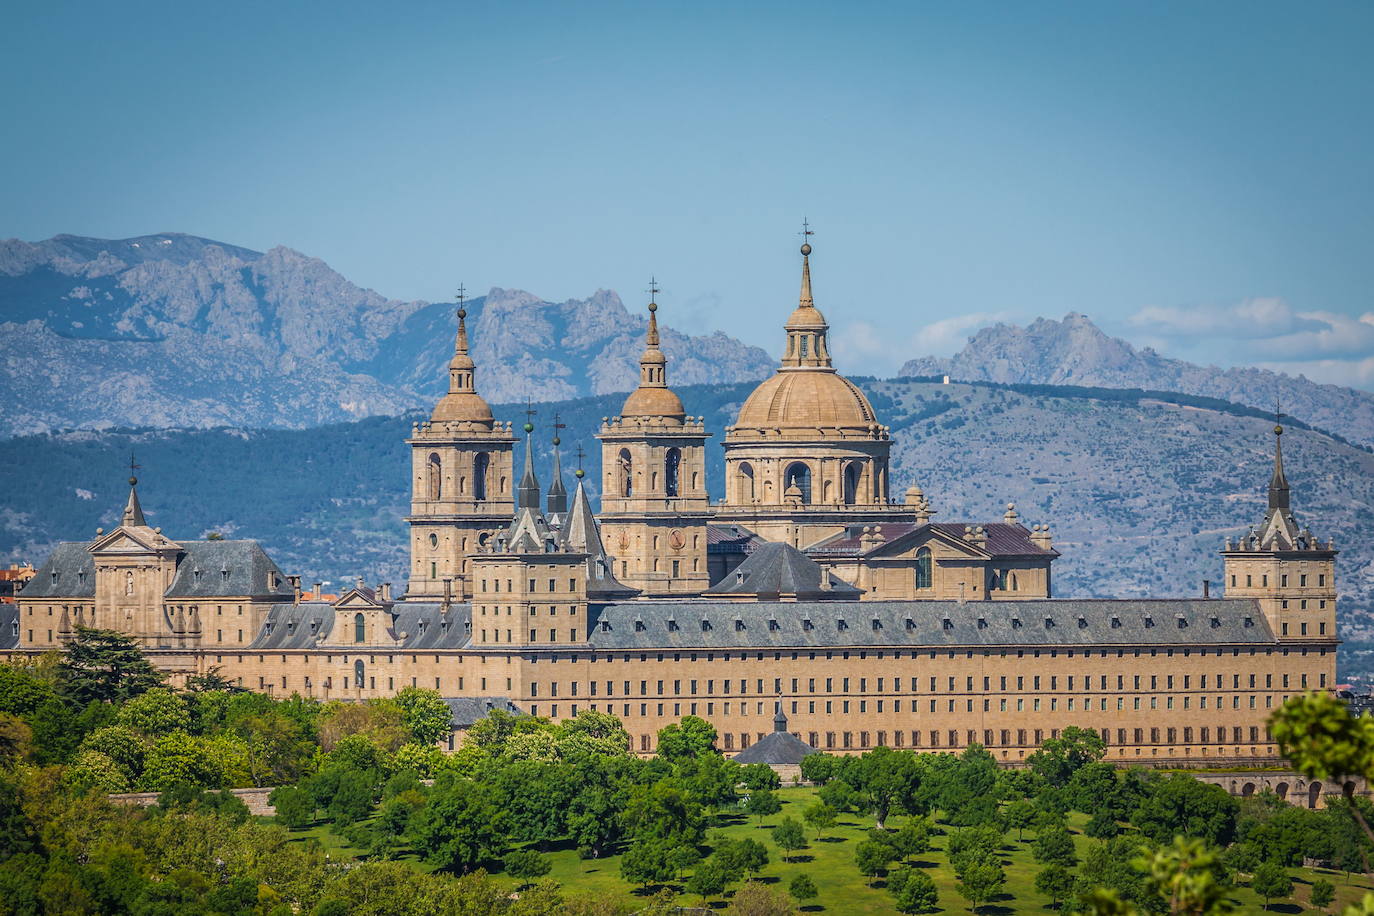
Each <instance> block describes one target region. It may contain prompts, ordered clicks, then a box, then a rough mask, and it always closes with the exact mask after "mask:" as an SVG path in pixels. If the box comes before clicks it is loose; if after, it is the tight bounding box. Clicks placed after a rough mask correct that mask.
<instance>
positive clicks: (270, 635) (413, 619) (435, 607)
mask: <svg viewBox="0 0 1374 916" xmlns="http://www.w3.org/2000/svg"><path fill="white" fill-rule="evenodd" d="M391 613H392V614H394V615H395V618H394V620H395V622H394V623H393V625H392V630H391V632H392V633H393V634H395V635H396V636H397V637H399V641H394V642H387V643H383V644H367V643H355V642H353V641H352V640H353V631H352V629H351V626H352V624H351V621H350V620H347V619H345V620H340V621H336V620H335V618H336V617H337V616H339V615H338V614H336V613H335V610H334V606H333V605H332V604H330V603H328V602H324V601H302V602H301V603H300V604H298V605H294V606H293V605H291V604H289V603H283V604H279V605H277V606H276V607H274V608H272V610H270V611H269V612H268V613H267V619H266V621H264V623H263V628H262V631H261V632H259V633H258V635H257V638H256V639H255V640H254V641H253V643H252V644H251V645H250V646H249V647H248V649H249V650H251V651H260V650H268V651H279V650H284V649H313V648H317V647H319V648H338V649H347V648H355V647H356V648H358V649H370V650H378V649H381V650H388V649H390V650H395V649H412V650H415V649H418V650H430V649H460V648H462V647H463V646H465V645H467V643H468V640H469V638H470V634H469V632H468V624H469V621H470V620H471V619H472V606H471V605H467V604H453V605H450V606H449V611H448V615H447V617H445V615H444V613H443V606H442V605H441V604H439V603H438V602H422V601H398V602H396V603H395V604H394V605H392V606H391ZM346 616H347V615H346ZM446 624H447V625H446ZM336 625H337V627H338V630H337V632H336V631H335V626H336ZM401 634H404V636H401Z"/></svg>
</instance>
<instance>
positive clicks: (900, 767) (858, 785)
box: [826, 747, 995, 827]
mask: <svg viewBox="0 0 1374 916" xmlns="http://www.w3.org/2000/svg"><path fill="white" fill-rule="evenodd" d="M994 766H995V764H994ZM845 780H846V781H847V782H849V783H850V785H852V786H853V788H854V791H855V794H856V795H857V796H858V799H857V802H856V804H857V805H858V806H861V807H863V808H864V809H865V810H866V811H868V812H869V813H870V814H872V815H873V819H874V821H875V822H876V823H877V825H878V826H879V827H883V826H884V825H885V822H886V821H887V816H888V814H889V813H890V812H891V810H892V807H893V805H894V804H897V805H900V806H901V807H903V808H905V809H908V810H910V809H911V808H912V807H913V804H912V800H913V799H915V798H916V797H917V794H918V791H919V788H920V771H919V769H918V767H917V766H916V760H915V757H914V756H913V755H912V754H910V753H908V752H906V751H895V750H893V749H892V748H889V747H878V748H874V749H873V750H871V751H869V752H868V753H866V754H864V755H863V756H861V757H859V758H857V759H855V760H852V761H850V762H849V764H848V765H847V766H846V767H845ZM835 785H839V783H835ZM826 788H827V789H828V788H830V786H826ZM827 801H828V799H827ZM830 803H831V804H834V802H830ZM836 807H839V806H838V805H837V806H836Z"/></svg>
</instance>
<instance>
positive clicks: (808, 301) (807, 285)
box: [798, 217, 816, 308]
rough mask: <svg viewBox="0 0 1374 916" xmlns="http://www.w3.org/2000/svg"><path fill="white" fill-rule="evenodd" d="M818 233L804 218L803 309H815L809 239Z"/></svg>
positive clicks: (800, 302)
mask: <svg viewBox="0 0 1374 916" xmlns="http://www.w3.org/2000/svg"><path fill="white" fill-rule="evenodd" d="M815 234H816V233H814V232H812V231H811V222H810V220H808V219H806V218H805V217H802V231H801V236H802V246H801V254H802V281H801V296H800V298H799V300H798V305H799V306H800V307H801V308H815V307H816V302H815V300H814V299H812V298H811V242H810V241H808V239H809V238H810V237H811V236H813V235H815Z"/></svg>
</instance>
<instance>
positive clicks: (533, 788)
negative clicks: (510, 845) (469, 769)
mask: <svg viewBox="0 0 1374 916" xmlns="http://www.w3.org/2000/svg"><path fill="white" fill-rule="evenodd" d="M579 778H580V777H579V774H578V773H577V772H576V771H575V770H574V769H573V768H572V767H571V766H569V765H567V764H563V763H546V762H543V761H539V760H515V761H512V762H510V763H508V764H506V765H505V766H503V767H501V768H500V769H499V770H497V771H496V773H495V775H494V777H493V778H491V779H489V780H488V781H487V782H488V784H489V785H490V786H491V787H492V789H493V790H494V791H495V793H496V803H497V804H498V805H499V806H500V807H501V809H502V810H504V811H506V812H507V813H508V814H509V815H510V819H511V824H512V828H513V829H512V833H511V837H512V839H514V840H516V841H517V842H523V843H539V844H541V847H544V848H546V847H547V844H549V843H553V842H555V841H556V840H559V839H561V838H562V837H563V836H565V835H566V834H567V832H568V808H569V804H570V803H571V801H572V798H573V796H574V795H575V794H576V792H577V782H578V780H579Z"/></svg>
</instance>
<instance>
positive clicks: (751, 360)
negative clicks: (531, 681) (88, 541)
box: [0, 233, 774, 436]
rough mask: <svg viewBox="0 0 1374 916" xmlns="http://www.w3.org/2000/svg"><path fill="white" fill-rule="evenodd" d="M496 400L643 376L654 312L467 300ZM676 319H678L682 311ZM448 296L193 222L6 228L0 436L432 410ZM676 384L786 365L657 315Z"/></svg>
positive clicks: (450, 328)
mask: <svg viewBox="0 0 1374 916" xmlns="http://www.w3.org/2000/svg"><path fill="white" fill-rule="evenodd" d="M468 311H469V313H470V318H469V322H468V325H469V328H470V330H471V333H472V339H473V355H474V356H475V357H476V358H477V360H478V362H479V367H480V368H479V371H480V372H481V373H482V374H481V377H480V379H481V385H482V391H483V393H484V394H485V395H486V396H487V397H488V398H489V399H490V400H492V401H518V400H523V399H524V398H525V397H527V396H528V397H535V398H541V399H551V398H575V397H585V396H590V395H596V394H605V393H608V392H613V391H626V390H629V389H630V388H632V387H634V380H635V379H636V378H637V366H636V359H637V358H638V355H639V351H640V349H641V347H642V343H641V341H642V334H643V325H644V319H643V318H641V317H639V316H638V315H632V314H630V313H629V312H628V311H627V310H626V309H625V306H624V305H623V304H622V303H621V301H620V298H619V297H618V296H617V295H616V294H615V293H614V292H610V291H606V290H599V291H597V292H596V293H595V294H593V295H592V296H590V297H589V298H587V299H581V300H568V301H566V302H561V303H553V302H546V301H544V300H541V299H539V298H538V297H537V296H534V295H531V294H530V293H526V292H522V291H520V290H504V289H493V290H492V291H491V292H490V293H489V294H488V295H486V296H482V297H478V298H476V299H473V300H471V301H470V302H469V303H468ZM666 311H668V315H667V318H668V320H669V322H671V310H666ZM453 332H454V318H453V305H452V304H451V303H428V302H421V301H416V302H402V301H399V300H395V299H388V298H386V297H384V296H382V295H380V294H378V293H376V292H374V291H372V290H367V289H362V288H360V287H357V286H355V285H354V284H352V283H350V282H349V281H348V280H347V279H345V278H344V277H343V276H341V275H340V274H339V273H337V272H336V271H334V270H333V269H332V268H330V267H329V265H328V264H326V263H325V262H324V261H321V260H320V259H318V258H313V257H309V256H308V255H305V254H302V253H300V252H298V251H294V250H292V249H290V248H285V247H276V248H272V249H270V250H268V251H265V252H258V251H253V250H251V249H249V248H243V247H240V246H236V245H229V244H225V243H223V242H217V241H214V240H211V239H205V238H200V237H197V236H193V235H185V234H182V233H162V234H158V235H146V236H138V237H135V238H129V239H117V240H111V239H95V238H86V237H82V236H75V235H58V236H54V237H53V238H51V239H48V240H46V241H42V242H35V243H30V242H24V241H20V240H18V239H8V240H4V241H0V348H3V350H4V352H5V354H6V359H4V360H0V398H3V400H4V403H5V404H6V410H5V411H4V413H3V414H0V436H10V435H19V434H24V433H33V432H44V431H48V430H55V429H71V428H93V429H103V428H109V427H114V426H135V427H177V428H192V427H213V426H223V425H231V426H244V427H254V428H308V427H312V426H318V425H320V424H324V423H335V422H340V421H345V420H352V419H357V418H360V417H367V416H375V415H395V414H398V413H401V412H403V411H405V410H408V409H412V408H425V407H428V406H430V405H431V404H432V403H433V401H434V399H435V397H436V396H437V395H438V393H439V392H440V391H441V389H442V386H443V384H444V379H445V372H444V366H445V364H446V363H447V361H448V358H449V356H450V355H451V354H452V348H453ZM663 346H664V350H665V351H666V352H667V353H668V356H669V357H670V358H672V359H673V360H674V368H673V377H674V380H675V382H678V383H681V384H691V383H717V382H734V381H743V380H748V379H755V378H760V377H762V376H764V375H766V374H767V373H768V372H770V371H771V370H772V368H773V365H774V361H773V360H772V359H771V358H770V357H769V356H768V355H767V354H766V353H764V352H763V351H762V350H760V349H758V348H757V347H749V346H746V345H745V344H743V343H741V342H739V341H738V340H735V339H734V338H731V337H729V336H727V335H725V334H722V333H720V332H717V333H715V334H711V335H706V336H698V337H690V336H688V335H686V334H683V333H681V332H678V331H676V330H673V329H672V328H671V327H666V326H665V327H664V328H663Z"/></svg>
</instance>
